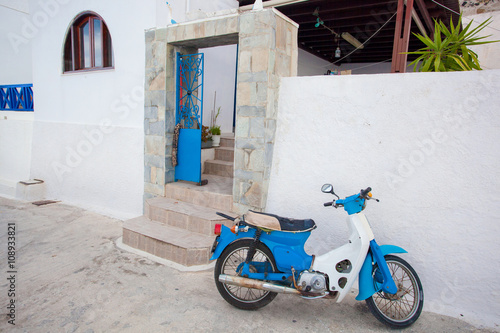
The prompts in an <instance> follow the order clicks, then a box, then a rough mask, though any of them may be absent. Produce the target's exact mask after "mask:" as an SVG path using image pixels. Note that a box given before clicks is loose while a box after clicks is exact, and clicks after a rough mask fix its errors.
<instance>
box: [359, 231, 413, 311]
mask: <svg viewBox="0 0 500 333" xmlns="http://www.w3.org/2000/svg"><path fill="white" fill-rule="evenodd" d="M372 244H373V246H372ZM375 245H376V246H375ZM374 248H375V251H376V252H377V255H376V257H378V258H380V257H381V258H382V259H379V260H377V259H375V261H373V257H374V256H372V252H373V251H374V250H373V249H374ZM390 253H407V251H406V250H404V249H403V248H401V247H399V246H395V245H381V246H379V245H377V242H375V240H372V241H371V242H370V250H369V251H368V254H367V255H366V258H365V261H364V263H363V266H362V267H361V270H360V272H359V279H358V280H359V294H358V296H356V300H358V301H362V300H365V299H367V298H368V297H370V296H372V295H373V294H375V293H376V292H378V291H380V290H382V285H379V283H380V282H382V281H377V285H378V288H377V289H375V281H374V280H373V277H372V270H373V265H375V263H379V267H381V265H380V262H382V263H383V264H385V267H386V268H387V263H386V261H385V259H384V256H385V255H387V254H390ZM383 264H382V265H383ZM381 271H382V274H383V273H384V272H383V271H384V269H383V268H382V269H381ZM387 272H388V268H387ZM387 272H386V274H387ZM389 277H390V279H389V278H387V279H384V280H385V281H387V284H386V285H389V284H390V283H391V282H392V284H394V280H393V279H392V277H391V275H390V274H389ZM382 278H383V276H382ZM395 286H396V285H395V284H394V286H393V287H395ZM389 288H390V286H389ZM392 290H394V289H392ZM395 292H397V288H396V291H394V292H393V293H395Z"/></svg>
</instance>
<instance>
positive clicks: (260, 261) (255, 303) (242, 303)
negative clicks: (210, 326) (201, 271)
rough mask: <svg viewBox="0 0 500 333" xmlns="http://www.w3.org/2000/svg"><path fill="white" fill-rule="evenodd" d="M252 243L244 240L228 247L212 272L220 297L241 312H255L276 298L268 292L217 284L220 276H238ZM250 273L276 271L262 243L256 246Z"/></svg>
mask: <svg viewBox="0 0 500 333" xmlns="http://www.w3.org/2000/svg"><path fill="white" fill-rule="evenodd" d="M252 242H253V240H251V239H244V240H240V241H237V242H235V243H233V244H231V245H230V246H228V247H227V248H226V249H225V250H224V252H222V254H221V256H220V257H219V259H217V264H216V265H215V271H214V277H215V284H216V285H217V289H218V290H219V293H220V294H221V296H222V297H223V298H224V299H225V300H226V301H227V302H228V303H229V304H231V305H233V306H235V307H237V308H240V309H243V310H257V309H258V308H261V307H263V306H266V305H267V304H269V303H270V302H271V301H272V300H273V299H274V298H275V297H276V293H273V292H270V291H265V290H259V289H250V288H245V287H239V286H233V285H228V284H225V283H221V282H219V275H220V274H226V275H232V276H239V272H240V270H241V268H242V266H243V263H244V262H245V260H246V258H247V253H248V249H249V248H250V245H251V244H252ZM250 271H251V272H252V273H257V272H259V273H263V272H264V271H267V272H269V273H272V272H276V271H277V270H276V263H275V262H274V257H273V255H272V253H271V251H269V249H268V248H267V247H266V246H265V245H263V244H262V243H259V244H257V248H256V250H255V255H254V256H253V260H252V262H251V265H250Z"/></svg>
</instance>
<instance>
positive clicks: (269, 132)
mask: <svg viewBox="0 0 500 333" xmlns="http://www.w3.org/2000/svg"><path fill="white" fill-rule="evenodd" d="M265 127H266V130H265V132H266V134H265V139H266V143H274V137H275V135H276V119H266V120H265Z"/></svg>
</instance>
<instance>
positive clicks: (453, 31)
mask: <svg viewBox="0 0 500 333" xmlns="http://www.w3.org/2000/svg"><path fill="white" fill-rule="evenodd" d="M434 22H435V25H434V26H435V27H434V38H430V37H429V36H422V35H420V34H416V33H414V35H415V36H416V37H417V38H418V39H420V41H421V42H422V43H424V44H425V47H423V48H421V49H419V50H417V51H414V52H405V53H406V54H416V55H419V57H418V58H417V59H415V60H414V61H413V62H412V63H410V65H409V66H411V65H414V68H413V70H414V71H417V68H418V71H420V72H448V71H470V70H473V69H476V70H481V66H480V65H479V60H478V58H477V54H476V53H475V52H474V51H472V50H470V49H468V48H467V47H468V46H472V45H481V44H488V43H495V42H498V41H480V40H481V39H484V38H488V37H490V36H491V35H488V36H483V37H478V36H477V34H478V33H479V32H480V31H482V30H483V29H484V28H486V27H487V26H488V25H489V24H490V23H491V18H489V19H487V20H486V21H484V22H483V23H481V24H480V25H479V26H477V27H476V28H474V29H472V30H470V28H471V24H472V22H473V21H471V22H470V23H469V24H467V26H466V27H465V28H463V29H462V30H461V31H460V22H462V16H460V18H459V20H458V23H457V25H456V26H455V25H454V24H453V21H452V20H450V28H449V29H448V27H446V25H445V24H444V23H443V22H442V21H439V22H438V21H437V20H434Z"/></svg>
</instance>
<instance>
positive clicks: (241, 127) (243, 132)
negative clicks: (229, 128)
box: [235, 117, 250, 138]
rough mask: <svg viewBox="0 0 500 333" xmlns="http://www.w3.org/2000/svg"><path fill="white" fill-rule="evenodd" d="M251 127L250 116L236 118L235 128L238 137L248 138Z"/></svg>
mask: <svg viewBox="0 0 500 333" xmlns="http://www.w3.org/2000/svg"><path fill="white" fill-rule="evenodd" d="M249 129H250V118H247V117H238V118H237V119H236V129H235V137H236V138H247V137H248V134H249Z"/></svg>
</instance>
